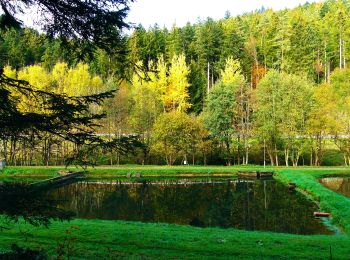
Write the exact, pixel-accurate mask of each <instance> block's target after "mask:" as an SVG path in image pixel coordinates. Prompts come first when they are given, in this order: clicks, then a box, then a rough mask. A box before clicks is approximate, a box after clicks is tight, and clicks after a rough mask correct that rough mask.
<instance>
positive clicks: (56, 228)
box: [0, 166, 350, 259]
mask: <svg viewBox="0 0 350 260" xmlns="http://www.w3.org/2000/svg"><path fill="white" fill-rule="evenodd" d="M247 168H249V169H260V170H262V167H254V166H249V167H248V166H247V167H244V169H247ZM239 169H242V167H192V166H187V167H183V166H175V167H166V166H164V167H159V166H158V167H157V166H123V167H117V168H110V167H99V168H96V169H94V170H92V171H90V175H92V176H120V174H123V175H124V174H125V173H126V172H129V171H132V172H142V173H143V174H144V175H148V174H149V175H152V176H153V175H161V176H163V175H167V176H175V175H178V174H184V173H192V174H193V175H196V174H200V173H203V172H204V173H205V174H208V173H211V174H214V173H228V174H230V175H233V174H235V172H236V171H237V170H239ZM269 169H272V168H269ZM273 170H275V171H276V173H277V174H276V178H277V179H278V180H280V181H282V182H285V183H287V182H295V183H296V184H297V187H298V189H299V190H301V191H303V192H306V193H307V194H308V196H310V197H311V198H312V199H314V200H315V201H318V202H319V203H320V206H321V209H322V210H325V211H329V212H331V214H332V216H333V219H332V221H333V223H334V224H336V225H337V226H338V227H340V228H341V229H342V230H343V234H342V235H334V236H318V235H317V236H298V235H290V234H279V233H270V232H249V231H241V230H235V229H218V228H195V227H190V226H178V225H170V224H169V225H168V224H145V223H135V222H123V221H102V220H79V219H77V220H74V221H71V222H69V223H68V222H55V223H53V224H52V225H51V226H50V228H49V229H46V228H44V227H40V228H35V227H32V226H29V225H26V224H23V223H22V224H20V225H18V224H16V225H13V227H12V228H11V229H10V230H3V231H0V250H8V249H9V247H10V245H11V244H12V243H15V242H16V243H17V244H19V245H20V246H25V247H30V248H36V249H39V248H44V249H45V250H46V251H47V252H48V254H49V255H50V256H53V255H54V256H55V255H56V256H57V249H58V248H59V247H60V245H62V244H65V246H63V251H64V252H65V253H66V254H67V252H68V251H70V253H69V256H73V258H82V259H89V258H90V259H101V258H105V259H109V258H118V257H128V258H135V259H138V258H164V259H171V258H179V259H182V258H193V259H203V258H224V259H228V258H242V259H264V258H267V259H281V258H282V259H288V258H290V259H330V254H331V253H330V247H331V252H332V257H333V259H349V258H350V238H349V235H350V199H348V198H346V197H343V196H342V195H339V194H337V193H334V192H332V191H330V190H328V189H327V188H325V187H323V186H322V185H321V184H320V183H319V182H318V180H317V179H318V178H319V177H322V176H324V175H331V174H337V175H339V174H340V175H343V174H344V175H345V174H348V173H350V169H346V168H334V167H333V168H326V167H323V168H311V167H304V168H285V167H281V168H273ZM55 171H57V168H21V167H16V168H12V167H11V168H8V170H7V171H6V173H3V174H2V178H5V177H4V176H16V174H19V175H20V176H23V175H28V176H30V175H31V174H37V173H39V172H40V173H44V172H45V173H46V174H47V175H48V176H52V175H54V174H55ZM67 231H68V232H67ZM68 248H70V249H69V250H68ZM66 256H67V255H66Z"/></svg>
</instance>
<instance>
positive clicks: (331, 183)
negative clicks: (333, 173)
mask: <svg viewBox="0 0 350 260" xmlns="http://www.w3.org/2000/svg"><path fill="white" fill-rule="evenodd" d="M320 182H321V183H322V184H323V185H324V186H326V187H327V188H328V189H331V190H333V191H336V192H339V193H341V194H343V195H345V196H346V197H350V177H347V178H344V177H329V178H323V179H321V180H320Z"/></svg>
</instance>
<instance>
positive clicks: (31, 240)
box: [0, 220, 350, 259]
mask: <svg viewBox="0 0 350 260" xmlns="http://www.w3.org/2000/svg"><path fill="white" fill-rule="evenodd" d="M21 229H22V231H25V232H26V234H25V235H24V234H22V235H21V234H20V233H19V228H18V227H17V226H16V227H15V228H13V229H11V230H10V231H6V232H4V231H3V232H1V233H0V234H1V239H0V248H3V249H6V248H8V245H9V244H11V243H13V242H16V243H18V244H19V245H20V246H25V247H31V248H36V249H39V248H45V250H46V251H47V252H48V255H50V256H54V255H56V256H57V249H58V248H59V247H60V246H62V245H63V247H64V248H63V250H64V252H65V256H66V257H68V255H70V256H73V257H76V258H82V259H114V258H117V257H133V258H146V259H147V258H162V259H172V258H177V259H184V258H192V259H205V258H223V259H229V258H231V259H232V258H241V259H262V258H278V259H281V258H291V259H292V258H294V259H303V258H304V259H326V258H329V256H330V246H331V247H332V256H333V259H348V257H346V256H349V255H350V246H349V245H350V243H349V239H348V237H347V236H297V235H288V234H277V233H269V232H248V231H240V230H233V229H217V228H195V227H188V226H177V225H167V224H144V223H132V222H122V221H101V220H89V221H85V220H75V221H72V222H71V223H54V224H52V225H51V226H50V229H45V228H34V227H29V226H26V227H25V228H23V226H22V227H21ZM66 231H68V232H66ZM68 248H70V249H69V250H70V253H68Z"/></svg>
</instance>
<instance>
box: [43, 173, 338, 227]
mask: <svg viewBox="0 0 350 260" xmlns="http://www.w3.org/2000/svg"><path fill="white" fill-rule="evenodd" d="M43 199H50V200H53V201H56V202H55V203H56V206H57V207H59V208H61V209H64V210H68V211H73V212H74V213H75V214H76V217H78V218H84V219H105V220H128V221H142V222H164V223H176V224H181V225H193V226H199V227H223V228H229V227H234V228H238V229H245V230H264V231H273V232H286V233H294V234H333V232H332V231H330V230H328V229H327V228H326V226H325V225H324V224H323V223H322V222H321V221H320V220H317V219H314V218H313V212H314V211H317V210H318V209H317V206H316V205H315V204H314V203H313V202H311V201H310V200H308V199H306V198H305V197H304V196H303V195H301V194H299V193H295V192H289V191H288V188H287V187H286V186H285V185H283V184H281V183H279V182H277V181H274V180H268V181H266V180H265V181H263V180H259V181H237V180H235V181H223V180H215V179H213V180H207V181H199V180H171V181H158V182H146V181H145V182H143V183H132V182H130V181H129V182H127V181H119V182H118V181H114V182H112V181H107V182H106V181H96V180H95V181H81V182H77V183H73V184H70V185H67V186H64V187H60V188H57V189H54V190H51V191H49V192H46V193H45V195H44V196H43Z"/></svg>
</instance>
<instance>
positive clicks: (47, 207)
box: [0, 184, 74, 226]
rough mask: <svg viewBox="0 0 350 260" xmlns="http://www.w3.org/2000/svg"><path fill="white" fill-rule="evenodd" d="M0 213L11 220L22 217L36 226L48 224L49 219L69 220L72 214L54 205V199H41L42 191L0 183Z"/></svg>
mask: <svg viewBox="0 0 350 260" xmlns="http://www.w3.org/2000/svg"><path fill="white" fill-rule="evenodd" d="M0 198H1V199H0V214H2V215H4V216H5V217H7V219H9V220H12V221H18V220H19V219H21V218H23V219H24V220H25V221H26V222H28V223H30V224H32V225H35V226H38V225H44V226H48V224H50V221H51V220H69V219H71V217H72V216H73V215H74V214H73V213H72V212H69V211H67V210H64V209H59V208H57V207H56V204H57V203H56V202H55V201H50V200H47V199H43V196H42V191H40V190H39V189H36V190H33V189H32V188H30V187H29V186H26V185H18V184H2V185H0Z"/></svg>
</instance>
